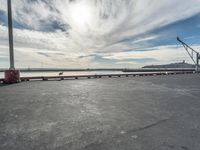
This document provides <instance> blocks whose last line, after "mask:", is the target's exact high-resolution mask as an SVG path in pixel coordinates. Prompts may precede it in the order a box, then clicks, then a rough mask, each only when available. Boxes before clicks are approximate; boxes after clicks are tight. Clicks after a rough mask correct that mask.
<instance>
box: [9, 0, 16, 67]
mask: <svg viewBox="0 0 200 150" xmlns="http://www.w3.org/2000/svg"><path fill="white" fill-rule="evenodd" d="M7 5H8V6H7V7H8V35H9V50H10V69H14V68H15V65H14V48H13V26H12V6H11V0H7Z"/></svg>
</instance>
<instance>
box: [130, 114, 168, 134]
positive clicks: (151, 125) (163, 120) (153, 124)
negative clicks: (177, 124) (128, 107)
mask: <svg viewBox="0 0 200 150" xmlns="http://www.w3.org/2000/svg"><path fill="white" fill-rule="evenodd" d="M170 119H171V117H170V118H167V119H162V120H159V121H157V122H155V123H152V124H149V125H146V126H144V127H140V128H137V129H133V130H129V131H128V132H127V133H130V132H138V131H142V130H146V129H149V128H152V127H154V126H157V125H160V124H163V123H165V122H167V121H168V120H170Z"/></svg>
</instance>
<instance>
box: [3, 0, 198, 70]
mask: <svg viewBox="0 0 200 150" xmlns="http://www.w3.org/2000/svg"><path fill="white" fill-rule="evenodd" d="M12 6H13V22H14V25H13V26H14V45H15V61H16V67H66V68H101V67H107V68H110V67H117V68H118V67H120V68H121V67H122V68H138V67H142V66H144V65H151V64H166V63H173V62H178V61H182V60H186V61H187V62H189V63H192V62H191V60H190V58H189V56H188V55H187V53H186V52H185V51H184V49H183V48H182V46H181V45H180V44H179V43H178V42H177V41H176V37H177V36H179V37H180V38H181V39H182V40H184V41H185V42H186V43H188V44H190V45H191V46H192V47H193V48H194V49H196V50H197V51H200V0H190V1H186V2H184V3H183V1H182V0H162V1H158V0H93V1H91V0H70V1H69V0H13V1H12ZM7 32H8V31H7V11H6V1H5V0H0V68H5V67H9V58H8V33H7Z"/></svg>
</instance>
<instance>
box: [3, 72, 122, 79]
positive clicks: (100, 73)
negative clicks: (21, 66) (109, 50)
mask: <svg viewBox="0 0 200 150" xmlns="http://www.w3.org/2000/svg"><path fill="white" fill-rule="evenodd" d="M59 73H60V72H58V71H54V72H21V73H20V76H21V77H36V76H58V75H59ZM122 73H124V72H122V71H67V72H63V75H62V76H71V75H97V74H98V75H103V74H122ZM124 74H126V73H124ZM0 78H4V73H3V72H0Z"/></svg>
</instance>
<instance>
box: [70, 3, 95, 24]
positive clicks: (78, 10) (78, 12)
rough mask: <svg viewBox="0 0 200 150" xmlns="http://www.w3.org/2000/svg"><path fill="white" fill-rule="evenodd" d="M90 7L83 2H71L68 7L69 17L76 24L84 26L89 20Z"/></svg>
mask: <svg viewBox="0 0 200 150" xmlns="http://www.w3.org/2000/svg"><path fill="white" fill-rule="evenodd" d="M91 13H92V12H91V8H90V7H89V6H88V5H87V4H85V3H77V4H73V5H72V6H71V7H70V15H71V19H72V20H73V22H74V23H75V25H77V26H85V25H87V24H89V23H90V21H91Z"/></svg>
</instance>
